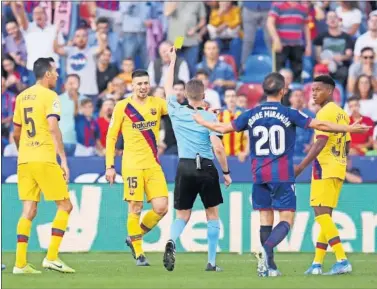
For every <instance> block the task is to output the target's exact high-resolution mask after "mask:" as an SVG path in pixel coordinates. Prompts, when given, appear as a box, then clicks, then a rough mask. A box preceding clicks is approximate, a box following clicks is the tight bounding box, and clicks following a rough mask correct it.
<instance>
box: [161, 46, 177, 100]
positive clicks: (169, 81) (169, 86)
mask: <svg viewBox="0 0 377 289" xmlns="http://www.w3.org/2000/svg"><path fill="white" fill-rule="evenodd" d="M169 57H170V64H169V68H168V72H167V76H166V79H165V85H164V88H165V95H166V101H168V102H169V97H170V96H172V94H173V93H174V91H173V83H174V68H175V61H176V59H177V53H176V49H175V47H174V46H172V47H171V48H170V52H169Z"/></svg>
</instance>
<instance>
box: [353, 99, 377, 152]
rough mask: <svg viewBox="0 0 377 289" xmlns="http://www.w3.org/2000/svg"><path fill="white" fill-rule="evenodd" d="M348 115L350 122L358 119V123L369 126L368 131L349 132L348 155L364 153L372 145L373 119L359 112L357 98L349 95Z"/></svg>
mask: <svg viewBox="0 0 377 289" xmlns="http://www.w3.org/2000/svg"><path fill="white" fill-rule="evenodd" d="M347 103H348V107H349V110H350V112H351V115H350V124H352V123H354V122H357V121H360V124H365V125H368V126H371V129H370V130H369V132H368V133H365V134H355V133H351V148H350V152H349V154H350V155H365V153H366V152H367V151H368V150H369V149H371V148H372V147H373V128H374V123H373V120H372V119H371V118H369V117H367V116H363V115H362V114H361V113H360V103H359V99H358V98H357V97H355V96H353V97H350V98H349V99H348V100H347Z"/></svg>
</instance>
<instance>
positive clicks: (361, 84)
mask: <svg viewBox="0 0 377 289" xmlns="http://www.w3.org/2000/svg"><path fill="white" fill-rule="evenodd" d="M354 96H356V97H357V98H359V100H360V113H361V114H362V115H364V116H367V117H370V118H371V119H372V120H373V121H374V122H377V109H376V107H377V94H374V93H373V86H372V80H371V78H370V77H369V76H367V75H364V74H362V75H360V76H359V77H358V78H357V80H356V84H355V90H354ZM344 110H345V111H346V112H347V113H348V114H351V111H350V109H349V107H348V103H346V105H345V106H344Z"/></svg>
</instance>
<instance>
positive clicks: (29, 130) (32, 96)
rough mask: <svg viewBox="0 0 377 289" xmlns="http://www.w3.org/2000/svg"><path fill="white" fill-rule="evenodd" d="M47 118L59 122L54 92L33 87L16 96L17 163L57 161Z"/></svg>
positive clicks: (57, 99)
mask: <svg viewBox="0 0 377 289" xmlns="http://www.w3.org/2000/svg"><path fill="white" fill-rule="evenodd" d="M49 117H57V118H58V119H60V101H59V98H58V95H57V94H56V93H55V92H54V91H52V90H50V89H47V88H45V87H43V86H41V85H39V84H36V85H34V86H32V87H30V88H28V89H26V90H24V91H23V92H21V93H20V94H19V95H18V96H17V99H16V107H15V111H14V116H13V123H14V125H16V126H21V137H20V147H19V153H18V163H19V164H23V163H29V162H52V163H56V162H57V161H56V149H55V145H54V142H53V140H52V136H51V133H50V131H49V127H48V123H47V118H49Z"/></svg>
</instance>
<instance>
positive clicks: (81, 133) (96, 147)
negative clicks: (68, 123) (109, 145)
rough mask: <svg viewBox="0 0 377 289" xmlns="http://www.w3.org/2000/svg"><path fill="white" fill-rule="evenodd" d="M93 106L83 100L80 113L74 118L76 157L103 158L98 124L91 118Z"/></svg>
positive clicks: (91, 103) (103, 152)
mask: <svg viewBox="0 0 377 289" xmlns="http://www.w3.org/2000/svg"><path fill="white" fill-rule="evenodd" d="M93 112H94V105H93V102H92V100H91V99H89V98H87V99H83V100H82V101H81V103H80V113H79V114H78V115H77V116H76V117H75V130H76V134H77V145H76V151H75V156H76V157H89V156H95V155H96V154H97V155H99V156H104V154H105V150H104V148H103V146H102V145H101V141H100V131H99V127H98V123H97V122H96V121H95V120H94V118H93Z"/></svg>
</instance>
